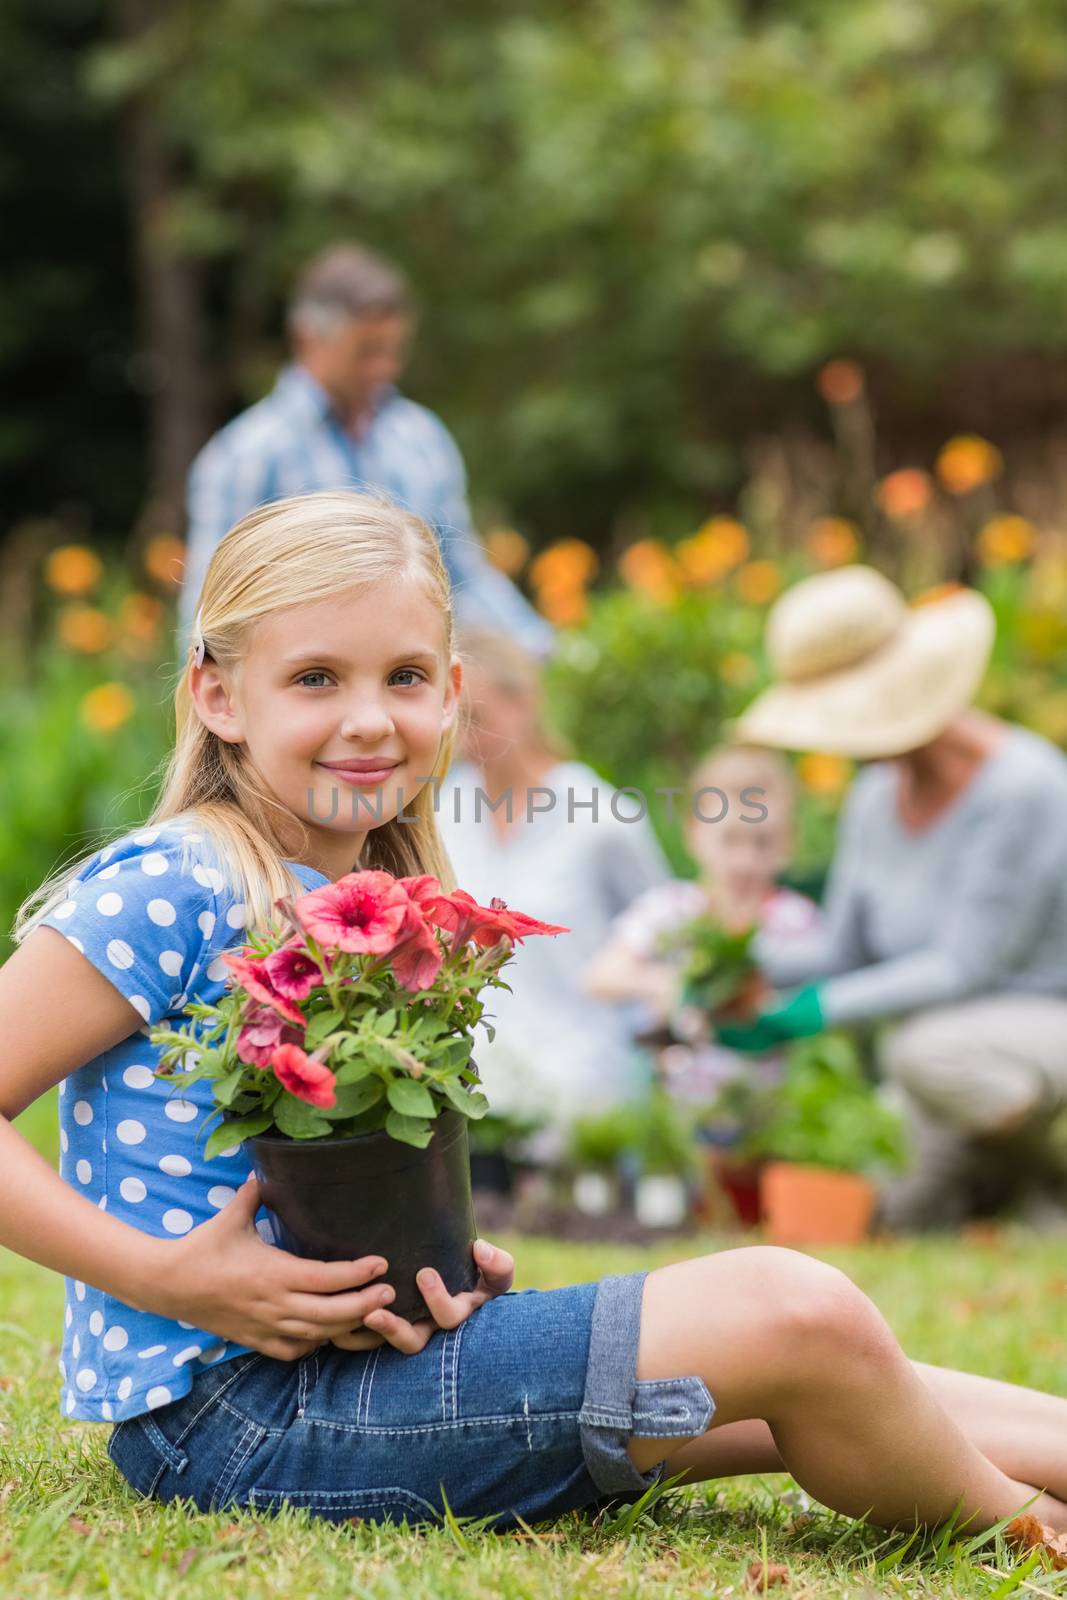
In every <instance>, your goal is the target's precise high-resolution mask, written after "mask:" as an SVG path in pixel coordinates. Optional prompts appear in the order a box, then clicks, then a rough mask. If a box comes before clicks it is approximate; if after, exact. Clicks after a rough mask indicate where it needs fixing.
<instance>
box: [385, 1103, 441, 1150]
mask: <svg viewBox="0 0 1067 1600" xmlns="http://www.w3.org/2000/svg"><path fill="white" fill-rule="evenodd" d="M385 1131H386V1133H387V1134H388V1135H389V1137H390V1138H391V1139H399V1140H400V1142H401V1144H413V1145H414V1146H415V1147H416V1149H418V1150H425V1149H426V1146H427V1145H428V1144H429V1142H430V1140H431V1139H432V1138H433V1128H432V1126H431V1125H430V1123H428V1122H427V1121H425V1119H424V1118H422V1117H405V1116H404V1115H403V1113H402V1112H400V1111H390V1113H389V1115H388V1116H387V1117H386V1119H385Z"/></svg>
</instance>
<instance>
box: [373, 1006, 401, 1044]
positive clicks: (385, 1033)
mask: <svg viewBox="0 0 1067 1600" xmlns="http://www.w3.org/2000/svg"><path fill="white" fill-rule="evenodd" d="M395 1028H396V1011H395V1010H389V1011H383V1012H382V1014H381V1016H380V1017H378V1018H377V1020H376V1021H375V1024H374V1031H375V1033H376V1034H377V1035H378V1037H379V1039H386V1038H388V1037H389V1035H390V1034H391V1033H392V1032H393V1030H394V1029H395Z"/></svg>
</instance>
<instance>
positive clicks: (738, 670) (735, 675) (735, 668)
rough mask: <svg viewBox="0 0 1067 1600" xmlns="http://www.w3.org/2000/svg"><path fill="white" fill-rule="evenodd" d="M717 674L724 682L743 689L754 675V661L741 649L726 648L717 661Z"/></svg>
mask: <svg viewBox="0 0 1067 1600" xmlns="http://www.w3.org/2000/svg"><path fill="white" fill-rule="evenodd" d="M719 676H720V678H722V680H723V682H724V683H730V684H733V685H734V686H735V688H740V689H743V688H744V687H745V686H746V685H747V684H750V683H751V682H752V681H753V679H754V678H755V676H756V663H755V662H754V661H753V659H752V657H751V656H746V655H745V652H744V651H743V650H728V651H727V652H726V654H725V655H724V656H723V658H722V660H721V661H720V662H719Z"/></svg>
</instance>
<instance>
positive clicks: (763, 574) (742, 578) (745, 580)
mask: <svg viewBox="0 0 1067 1600" xmlns="http://www.w3.org/2000/svg"><path fill="white" fill-rule="evenodd" d="M736 582H737V592H738V595H739V596H740V597H741V599H742V600H744V601H745V602H746V604H747V605H750V606H765V605H769V604H770V602H771V601H772V600H773V599H774V597H775V595H776V594H777V593H778V592H779V590H780V589H781V587H782V574H781V573H780V572H779V570H778V568H777V567H776V566H775V564H774V562H773V561H750V562H748V564H747V565H746V566H743V567H742V568H741V570H740V572H739V573H738V574H737V579H736Z"/></svg>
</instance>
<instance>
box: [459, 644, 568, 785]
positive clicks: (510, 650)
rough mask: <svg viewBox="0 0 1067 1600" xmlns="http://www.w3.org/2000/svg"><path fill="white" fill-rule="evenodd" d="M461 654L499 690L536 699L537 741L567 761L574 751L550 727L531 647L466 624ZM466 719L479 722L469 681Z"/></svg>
mask: <svg viewBox="0 0 1067 1600" xmlns="http://www.w3.org/2000/svg"><path fill="white" fill-rule="evenodd" d="M456 651H457V654H458V655H459V656H460V657H461V659H462V661H463V665H464V668H468V667H469V668H472V669H474V670H476V671H478V672H482V673H484V674H485V676H486V677H487V678H488V679H489V681H490V683H491V684H492V685H493V687H494V688H495V689H499V690H500V691H501V693H503V694H506V695H510V696H512V697H513V698H529V699H531V700H533V702H534V704H535V707H536V712H535V719H534V729H535V734H536V737H537V740H538V742H539V744H540V745H541V747H542V749H543V750H544V751H545V753H546V754H547V755H551V756H555V757H556V758H557V760H565V759H566V758H567V757H568V756H569V755H570V754H571V747H570V745H569V744H568V743H567V741H566V740H565V739H564V738H563V737H562V735H560V734H558V733H557V732H556V731H555V729H554V728H552V727H550V726H549V724H548V723H547V721H546V720H545V716H544V711H543V708H542V671H541V664H540V662H539V661H538V660H537V658H536V657H535V656H532V655H531V654H530V652H529V651H528V650H524V649H523V648H522V646H521V645H519V644H516V643H515V640H514V639H512V638H511V637H510V635H509V634H506V633H499V632H498V631H497V630H496V629H495V628H478V627H472V626H466V627H463V628H461V629H460V630H459V635H458V639H457V642H456ZM463 714H464V720H465V722H466V723H467V724H470V723H472V722H477V715H476V707H475V705H474V703H473V702H472V700H471V691H470V684H469V680H468V684H467V688H466V691H465V693H464V709H463Z"/></svg>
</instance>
